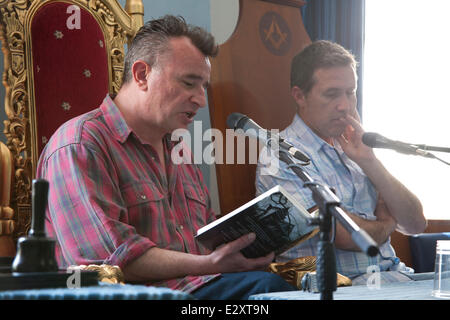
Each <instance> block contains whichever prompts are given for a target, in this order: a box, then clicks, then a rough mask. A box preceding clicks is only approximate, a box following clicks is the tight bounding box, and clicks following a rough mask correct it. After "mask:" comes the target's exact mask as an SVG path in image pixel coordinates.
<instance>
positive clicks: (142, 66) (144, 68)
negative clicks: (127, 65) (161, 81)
mask: <svg viewBox="0 0 450 320" xmlns="http://www.w3.org/2000/svg"><path fill="white" fill-rule="evenodd" d="M150 70H151V68H150V66H149V65H148V64H147V63H145V62H144V61H142V60H137V61H135V62H134V63H133V65H132V66H131V72H132V74H133V80H134V82H135V83H136V84H137V85H138V87H139V88H141V89H144V90H145V89H147V75H148V74H149V73H150Z"/></svg>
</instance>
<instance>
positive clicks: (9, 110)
mask: <svg viewBox="0 0 450 320" xmlns="http://www.w3.org/2000/svg"><path fill="white" fill-rule="evenodd" d="M143 14H144V12H143V3H142V1H141V0H127V1H126V6H125V9H123V8H122V6H121V5H120V4H119V2H118V1H117V0H70V1H69V0H64V1H62V0H60V1H58V0H43V1H33V0H16V1H8V0H6V1H5V0H0V39H1V41H2V47H3V52H4V61H5V63H4V72H3V84H4V86H5V88H6V97H5V109H6V115H7V118H8V119H7V120H6V121H5V130H4V133H5V135H6V138H7V142H6V145H7V147H8V149H9V150H10V151H11V154H12V162H13V166H14V183H13V187H12V190H11V208H12V209H13V212H14V216H13V217H12V220H14V221H15V231H14V239H17V238H18V237H20V236H22V235H25V234H26V233H27V232H28V229H29V224H30V217H31V184H32V180H33V179H34V177H35V171H36V164H37V161H38V158H39V155H40V153H41V151H42V149H43V147H44V146H45V143H46V142H47V140H48V139H49V138H50V136H51V135H52V134H53V132H54V131H55V130H56V129H57V128H58V127H59V126H60V125H61V124H62V123H63V122H65V121H66V120H68V119H70V118H72V117H74V116H77V115H79V114H81V113H84V112H86V111H89V110H91V109H94V108H96V107H97V106H98V105H99V104H100V103H101V101H102V100H103V98H104V97H105V96H106V94H107V93H110V94H114V93H116V92H117V91H118V89H119V87H120V85H121V78H122V72H123V58H124V51H125V50H124V46H125V45H126V44H127V42H128V41H129V40H130V39H132V37H133V36H134V35H135V33H136V31H137V30H138V29H139V27H140V26H142V24H143ZM2 205H3V203H2ZM0 217H1V216H0ZM1 222H3V220H2V221H1ZM0 234H1V233H0Z"/></svg>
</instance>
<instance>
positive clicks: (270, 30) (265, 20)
mask: <svg viewBox="0 0 450 320" xmlns="http://www.w3.org/2000/svg"><path fill="white" fill-rule="evenodd" d="M259 35H260V38H261V41H262V42H263V43H264V46H265V47H266V48H267V50H269V51H270V52H271V53H272V54H274V55H277V56H282V55H285V54H286V52H288V50H289V48H290V47H291V31H290V30H289V26H288V24H287V23H286V21H285V20H284V19H283V18H282V17H281V16H280V15H279V14H278V13H276V12H273V11H269V12H267V13H265V14H264V16H263V17H262V18H261V20H260V21H259Z"/></svg>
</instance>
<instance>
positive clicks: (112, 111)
mask: <svg viewBox="0 0 450 320" xmlns="http://www.w3.org/2000/svg"><path fill="white" fill-rule="evenodd" d="M100 110H101V111H102V113H103V117H104V119H105V122H106V124H107V125H108V127H109V129H110V130H111V132H112V134H113V136H114V138H115V139H116V140H117V141H119V142H120V143H124V142H125V141H126V140H127V138H128V136H129V135H130V134H131V131H132V130H131V128H130V127H129V126H128V124H127V123H126V121H125V119H124V118H123V116H122V113H121V112H120V110H119V108H118V107H117V105H116V104H115V103H114V101H113V100H112V98H111V97H110V95H109V94H107V95H106V97H105V99H103V103H102V104H101V106H100Z"/></svg>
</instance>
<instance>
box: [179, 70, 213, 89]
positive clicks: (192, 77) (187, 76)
mask: <svg viewBox="0 0 450 320" xmlns="http://www.w3.org/2000/svg"><path fill="white" fill-rule="evenodd" d="M182 78H184V79H189V80H195V81H204V82H205V83H204V84H203V86H204V87H205V88H207V87H208V86H209V84H210V82H209V81H208V80H205V79H204V78H203V77H202V76H200V75H198V74H195V73H188V74H185V75H183V76H182Z"/></svg>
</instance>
